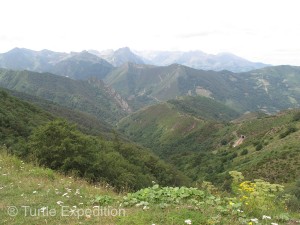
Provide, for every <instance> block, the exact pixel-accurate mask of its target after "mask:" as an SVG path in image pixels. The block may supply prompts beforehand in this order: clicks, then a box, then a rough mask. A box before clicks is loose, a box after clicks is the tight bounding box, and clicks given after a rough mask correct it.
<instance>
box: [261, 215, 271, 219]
mask: <svg viewBox="0 0 300 225" xmlns="http://www.w3.org/2000/svg"><path fill="white" fill-rule="evenodd" d="M262 219H263V220H270V219H271V216H266V215H263V217H262Z"/></svg>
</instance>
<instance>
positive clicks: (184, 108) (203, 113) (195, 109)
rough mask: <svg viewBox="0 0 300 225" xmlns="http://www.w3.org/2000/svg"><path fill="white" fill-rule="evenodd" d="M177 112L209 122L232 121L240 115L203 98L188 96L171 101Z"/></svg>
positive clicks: (220, 104)
mask: <svg viewBox="0 0 300 225" xmlns="http://www.w3.org/2000/svg"><path fill="white" fill-rule="evenodd" d="M168 103H170V104H171V105H173V106H174V107H175V109H176V110H178V111H179V112H183V113H186V114H189V115H192V116H195V117H201V118H204V119H207V120H220V121H230V120H233V119H236V118H237V117H239V115H240V114H239V113H238V112H237V111H235V110H233V109H232V108H230V107H228V106H226V105H224V104H222V103H219V102H217V101H214V100H213V99H211V98H207V97H202V96H196V97H192V96H186V97H180V98H177V99H172V100H169V101H168Z"/></svg>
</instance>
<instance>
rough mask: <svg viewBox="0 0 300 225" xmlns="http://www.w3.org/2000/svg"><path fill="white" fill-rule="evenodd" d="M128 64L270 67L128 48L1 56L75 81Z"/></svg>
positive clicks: (16, 65)
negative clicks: (137, 50)
mask: <svg viewBox="0 0 300 225" xmlns="http://www.w3.org/2000/svg"><path fill="white" fill-rule="evenodd" d="M126 63H134V64H141V65H142V64H150V65H156V66H169V65H171V64H182V65H185V66H188V67H192V68H195V69H203V70H215V71H221V70H229V71H232V72H244V71H250V70H253V69H259V68H263V67H266V66H268V65H266V64H263V63H253V62H250V61H248V60H246V59H243V58H240V57H238V56H235V55H233V54H229V53H223V54H218V55H211V54H206V53H204V52H201V51H191V52H136V51H131V50H130V49H129V48H128V47H125V48H120V49H118V50H116V51H114V50H105V51H101V52H99V51H96V50H89V51H82V52H71V53H62V52H53V51H50V50H42V51H33V50H29V49H24V48H14V49H12V50H11V51H9V52H6V53H2V54H0V68H6V69H14V70H31V71H35V72H50V73H54V74H57V75H61V76H67V77H70V78H73V79H87V78H90V77H96V78H98V79H103V78H105V76H106V75H107V74H108V73H109V72H110V71H112V70H113V68H114V67H119V66H122V65H124V64H126Z"/></svg>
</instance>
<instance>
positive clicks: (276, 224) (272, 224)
mask: <svg viewBox="0 0 300 225" xmlns="http://www.w3.org/2000/svg"><path fill="white" fill-rule="evenodd" d="M271 225H279V224H278V223H271Z"/></svg>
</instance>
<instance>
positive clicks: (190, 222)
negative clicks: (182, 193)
mask: <svg viewBox="0 0 300 225" xmlns="http://www.w3.org/2000/svg"><path fill="white" fill-rule="evenodd" d="M184 222H185V223H186V224H192V221H191V220H190V219H187V220H185V221H184Z"/></svg>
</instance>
